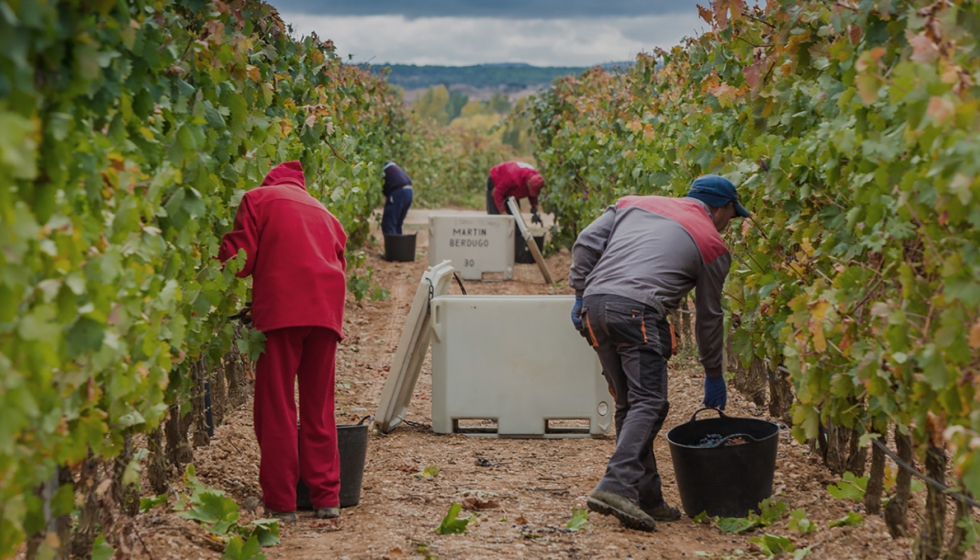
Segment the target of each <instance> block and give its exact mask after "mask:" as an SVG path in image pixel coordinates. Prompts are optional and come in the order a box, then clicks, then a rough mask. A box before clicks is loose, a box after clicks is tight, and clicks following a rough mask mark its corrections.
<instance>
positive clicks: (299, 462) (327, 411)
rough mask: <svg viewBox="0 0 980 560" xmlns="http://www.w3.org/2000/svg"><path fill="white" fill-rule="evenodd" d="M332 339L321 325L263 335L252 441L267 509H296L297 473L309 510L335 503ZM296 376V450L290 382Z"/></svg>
mask: <svg viewBox="0 0 980 560" xmlns="http://www.w3.org/2000/svg"><path fill="white" fill-rule="evenodd" d="M337 340H338V336H337V334H336V333H335V332H333V331H332V330H330V329H328V328H325V327H288V328H283V329H275V330H272V331H268V332H266V333H265V352H264V353H263V354H262V355H261V356H260V357H259V363H258V364H257V365H256V373H255V409H254V414H255V437H256V439H258V442H259V449H260V450H261V452H262V458H261V461H260V463H259V484H261V485H262V501H263V503H264V504H265V507H266V508H267V509H271V510H273V511H280V512H282V511H293V510H295V509H296V483H297V482H298V480H299V476H300V473H302V475H303V480H304V481H305V482H306V485H307V486H309V487H310V499H311V501H312V502H313V507H316V508H324V507H336V506H337V505H338V504H339V503H340V497H339V492H340V457H339V455H338V453H337V423H336V421H335V419H334V357H335V356H336V353H337ZM297 376H299V414H300V418H299V420H300V425H301V430H300V436H301V440H300V443H299V447H300V449H299V451H297V448H296V400H295V396H294V395H295V392H294V384H295V379H296V377H297Z"/></svg>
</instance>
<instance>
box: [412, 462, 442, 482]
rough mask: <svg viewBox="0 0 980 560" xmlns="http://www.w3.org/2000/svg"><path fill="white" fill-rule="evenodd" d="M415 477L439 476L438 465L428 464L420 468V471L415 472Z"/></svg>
mask: <svg viewBox="0 0 980 560" xmlns="http://www.w3.org/2000/svg"><path fill="white" fill-rule="evenodd" d="M415 476H416V478H427V479H429V480H432V479H433V478H435V477H437V476H439V467H437V466H435V465H429V466H428V467H425V468H424V469H422V472H417V473H415Z"/></svg>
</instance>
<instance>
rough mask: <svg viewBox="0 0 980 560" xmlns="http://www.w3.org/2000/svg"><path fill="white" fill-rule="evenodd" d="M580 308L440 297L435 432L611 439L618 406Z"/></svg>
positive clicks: (557, 301)
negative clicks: (574, 314)
mask: <svg viewBox="0 0 980 560" xmlns="http://www.w3.org/2000/svg"><path fill="white" fill-rule="evenodd" d="M574 302H575V298H574V297H572V296H448V295H447V296H440V297H436V298H434V299H433V300H432V303H431V318H430V324H431V328H432V429H433V431H434V432H436V433H440V434H446V433H452V432H463V433H468V432H469V433H482V434H487V435H493V434H495V435H498V436H510V437H570V436H576V435H580V436H581V435H592V436H599V435H602V434H605V433H606V432H608V431H609V428H610V426H611V424H612V418H613V413H614V403H613V401H612V398H611V396H610V394H609V391H608V388H607V384H606V381H605V379H604V378H603V376H602V367H601V366H600V365H599V359H598V357H597V356H596V354H595V352H594V351H593V350H592V348H590V347H589V345H588V343H587V342H586V341H585V339H584V338H582V336H581V335H579V334H578V332H577V331H576V330H575V328H574V327H573V326H572V324H571V320H570V319H569V315H568V314H569V311H570V310H571V308H572V305H573V304H574ZM494 421H495V422H494ZM583 426H584V427H583Z"/></svg>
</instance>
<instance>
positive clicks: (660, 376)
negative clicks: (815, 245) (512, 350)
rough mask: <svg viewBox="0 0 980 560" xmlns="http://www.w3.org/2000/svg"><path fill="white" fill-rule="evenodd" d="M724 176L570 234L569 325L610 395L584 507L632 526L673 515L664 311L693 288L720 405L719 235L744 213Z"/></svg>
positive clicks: (625, 208) (722, 259) (713, 400)
mask: <svg viewBox="0 0 980 560" xmlns="http://www.w3.org/2000/svg"><path fill="white" fill-rule="evenodd" d="M748 215H749V213H748V211H746V210H745V208H743V207H742V205H741V204H739V202H738V194H737V193H736V191H735V185H733V184H732V183H731V182H730V181H728V179H725V178H723V177H719V176H717V175H706V176H704V177H700V178H698V179H697V180H695V181H694V183H693V184H692V185H691V189H690V192H689V193H688V194H687V197H686V198H668V197H661V196H627V197H624V198H621V199H619V201H618V202H617V203H616V205H615V206H610V207H609V208H607V209H606V211H605V213H604V214H603V215H602V216H601V217H599V219H597V220H596V221H594V222H592V224H590V225H589V226H588V227H587V228H585V230H583V231H582V233H581V234H580V235H579V237H578V239H577V240H576V241H575V245H574V246H573V248H572V266H571V270H570V271H569V276H568V284H569V285H570V286H571V287H572V288H574V289H575V305H574V307H573V308H572V323H573V324H574V325H575V328H576V329H578V330H579V332H580V333H582V334H583V336H585V337H586V338H587V339H588V340H589V343H590V344H591V345H592V346H593V347H594V349H595V351H596V353H597V354H598V355H599V361H600V362H601V363H602V368H603V374H604V375H605V376H606V380H607V381H608V383H609V388H610V391H611V392H612V393H613V397H614V399H615V401H616V451H615V452H614V453H613V455H612V457H611V458H610V460H609V464H608V465H607V467H606V473H605V475H604V476H603V477H602V480H600V481H599V484H598V485H597V486H596V487H595V489H594V490H593V491H592V493H591V494H590V496H589V498H588V502H587V504H588V507H589V509H591V510H593V511H596V512H598V513H602V514H604V515H614V516H616V517H617V518H618V519H619V520H620V522H621V523H622V524H623V525H625V526H627V527H630V528H633V529H639V530H644V531H652V530H653V529H654V520H655V519H656V520H663V521H670V520H675V519H679V518H680V511H679V510H678V509H677V508H676V507H673V506H671V505H669V504H667V503H666V502H665V501H664V498H663V493H662V490H661V482H660V475H659V474H658V473H657V462H656V459H655V457H654V454H653V440H654V438H656V436H657V433H658V432H659V431H660V428H661V427H662V426H663V423H664V419H665V418H666V416H667V411H668V409H669V406H670V405H669V403H668V402H667V360H668V359H669V358H670V356H671V352H672V348H671V346H672V336H671V333H670V326H669V325H668V323H667V312H668V311H670V310H672V309H676V308H677V307H678V305H679V304H680V301H681V299H682V298H683V297H684V296H685V295H686V294H687V293H688V292H689V291H690V290H691V289H692V288H695V289H696V290H697V292H696V296H697V298H696V303H695V305H696V314H697V315H696V329H697V331H696V334H697V344H698V350H699V352H700V360H701V365H702V366H703V367H704V373H705V377H704V404H705V405H706V406H710V407H716V408H719V409H724V408H725V403H726V401H727V390H726V387H725V380H724V377H723V376H722V373H723V371H722V347H723V343H724V328H723V320H724V316H723V311H722V307H721V295H722V287H723V286H724V283H725V277H726V276H727V275H728V269H729V268H730V266H731V256H730V255H729V253H728V248H727V247H726V246H725V242H724V240H722V238H721V235H720V233H721V232H722V231H724V230H725V228H726V227H728V223H729V222H730V221H731V219H732V218H734V217H736V216H738V217H747V216H748Z"/></svg>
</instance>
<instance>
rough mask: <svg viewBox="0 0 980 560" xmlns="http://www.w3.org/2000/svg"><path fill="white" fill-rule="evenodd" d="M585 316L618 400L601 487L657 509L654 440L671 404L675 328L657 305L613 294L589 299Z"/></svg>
mask: <svg viewBox="0 0 980 560" xmlns="http://www.w3.org/2000/svg"><path fill="white" fill-rule="evenodd" d="M583 319H584V320H586V321H587V323H586V331H587V333H588V335H589V336H588V338H589V339H590V341H589V342H590V343H591V344H592V346H593V347H594V348H595V351H596V353H597V354H598V355H599V362H600V363H601V364H602V369H603V375H605V377H606V381H608V383H609V388H610V389H611V390H612V392H613V394H614V397H615V400H616V451H615V452H614V453H613V455H612V458H611V459H609V464H608V465H607V466H606V474H605V475H604V476H603V477H602V480H600V481H599V484H598V486H596V489H598V490H603V491H606V492H612V493H613V494H618V495H620V496H624V497H626V498H629V499H631V500H635V501H636V502H638V503H639V505H640V507H641V508H643V509H646V510H649V509H653V508H655V507H657V506H659V505H660V504H662V503H663V501H664V498H663V492H662V490H661V482H660V474H659V473H658V472H657V460H656V458H655V457H654V455H653V440H654V438H656V437H657V433H659V432H660V428H661V427H663V424H664V419H665V418H666V417H667V411H668V410H669V408H670V403H669V402H667V360H668V359H670V353H671V339H670V326H669V324H668V323H667V319H666V318H665V317H664V316H663V315H662V314H660V313H658V312H657V311H656V310H654V309H653V308H652V307H649V306H646V305H644V304H642V303H639V302H637V301H635V300H632V299H629V298H625V297H621V296H613V295H595V296H588V297H586V298H585V300H584V301H583Z"/></svg>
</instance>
